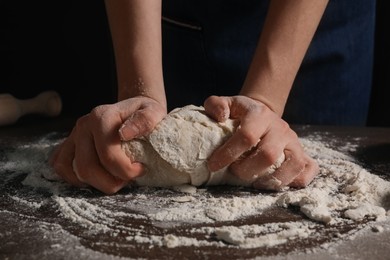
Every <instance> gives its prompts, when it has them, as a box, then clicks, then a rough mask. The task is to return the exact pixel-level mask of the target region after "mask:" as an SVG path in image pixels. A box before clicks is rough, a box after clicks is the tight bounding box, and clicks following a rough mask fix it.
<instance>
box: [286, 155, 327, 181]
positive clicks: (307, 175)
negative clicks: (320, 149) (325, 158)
mask: <svg viewBox="0 0 390 260" xmlns="http://www.w3.org/2000/svg"><path fill="white" fill-rule="evenodd" d="M319 171H320V168H319V166H318V163H317V162H316V161H315V160H313V159H312V158H310V157H308V158H307V163H306V166H305V169H304V170H303V172H302V173H301V174H300V175H298V176H297V177H296V178H295V179H294V180H293V181H292V182H291V183H290V184H289V186H290V187H294V188H303V187H306V186H307V185H309V184H310V182H311V181H312V180H313V179H314V177H315V176H316V175H317V174H318V173H319Z"/></svg>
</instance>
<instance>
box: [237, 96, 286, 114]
mask: <svg viewBox="0 0 390 260" xmlns="http://www.w3.org/2000/svg"><path fill="white" fill-rule="evenodd" d="M240 95H243V96H246V97H249V98H251V99H253V100H255V101H257V102H260V103H262V104H264V105H265V106H267V107H268V108H269V109H270V110H271V111H273V112H274V113H276V114H277V115H279V116H280V117H281V116H282V115H283V111H284V106H285V102H281V101H280V100H279V101H277V100H273V99H271V98H269V97H267V96H265V95H262V94H260V93H256V92H250V91H241V92H240Z"/></svg>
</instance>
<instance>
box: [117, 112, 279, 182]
mask: <svg viewBox="0 0 390 260" xmlns="http://www.w3.org/2000/svg"><path fill="white" fill-rule="evenodd" d="M236 127H237V122H236V121H235V120H231V119H228V120H227V121H226V122H223V123H219V122H216V121H214V120H213V119H211V118H209V117H208V116H207V115H206V114H205V112H204V109H203V107H197V106H194V105H189V106H185V107H183V108H177V109H175V110H173V111H172V112H170V113H169V114H168V116H166V117H165V118H164V119H163V120H162V121H161V122H160V123H159V124H158V125H157V126H156V128H155V129H154V130H153V131H152V132H151V133H150V134H149V135H148V136H145V137H142V138H138V139H133V140H131V141H129V142H123V143H122V147H123V149H124V150H125V152H126V154H127V156H128V157H129V158H130V159H131V160H132V161H137V162H141V163H143V164H144V165H145V166H146V174H144V175H143V176H141V177H138V178H136V180H135V181H136V183H137V184H138V185H141V186H158V187H169V186H178V185H185V184H191V185H194V186H200V185H222V184H228V185H243V186H249V185H251V184H252V183H251V182H248V181H243V180H240V179H239V178H238V177H236V176H235V175H233V174H232V173H231V172H229V170H228V168H227V167H225V168H223V169H221V170H219V171H218V172H213V173H210V171H209V170H208V168H207V159H208V158H209V156H210V155H211V153H212V152H213V151H214V150H215V149H216V148H217V147H218V146H220V145H221V144H222V143H223V142H224V141H225V140H226V139H227V138H229V137H230V136H231V135H232V133H233V132H234V131H235V129H236ZM283 160H284V156H283V158H281V159H280V160H278V164H279V166H280V164H281V162H282V161H283ZM275 168H276V166H273V167H272V166H271V167H270V168H269V169H267V170H266V171H265V172H267V174H270V173H272V172H273V171H274V169H275Z"/></svg>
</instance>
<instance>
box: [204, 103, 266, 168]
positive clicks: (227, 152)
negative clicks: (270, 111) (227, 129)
mask: <svg viewBox="0 0 390 260" xmlns="http://www.w3.org/2000/svg"><path fill="white" fill-rule="evenodd" d="M233 110H234V113H232V112H233ZM230 111H231V115H233V116H237V118H238V120H239V121H240V126H239V127H238V128H237V129H236V131H235V132H234V133H233V135H232V136H231V137H230V138H229V139H228V140H227V141H226V142H225V143H224V144H223V145H222V146H221V147H219V148H217V149H216V150H215V151H214V152H213V154H212V155H211V157H210V158H209V161H208V167H209V169H210V171H211V172H214V171H217V170H219V169H222V168H223V167H226V166H228V165H230V164H231V163H232V162H234V161H236V160H237V159H238V158H239V157H240V156H241V155H243V154H244V153H245V152H246V151H248V150H250V149H252V148H253V147H254V146H255V145H256V144H257V143H258V142H259V140H260V138H261V137H262V136H263V135H264V134H265V133H266V132H267V127H268V125H267V124H266V123H265V124H259V123H258V122H261V120H259V119H260V118H264V119H263V120H266V117H262V114H261V113H262V111H261V110H260V109H258V108H257V107H251V106H248V107H246V106H244V105H242V104H239V103H235V101H234V99H233V102H232V104H231V105H230Z"/></svg>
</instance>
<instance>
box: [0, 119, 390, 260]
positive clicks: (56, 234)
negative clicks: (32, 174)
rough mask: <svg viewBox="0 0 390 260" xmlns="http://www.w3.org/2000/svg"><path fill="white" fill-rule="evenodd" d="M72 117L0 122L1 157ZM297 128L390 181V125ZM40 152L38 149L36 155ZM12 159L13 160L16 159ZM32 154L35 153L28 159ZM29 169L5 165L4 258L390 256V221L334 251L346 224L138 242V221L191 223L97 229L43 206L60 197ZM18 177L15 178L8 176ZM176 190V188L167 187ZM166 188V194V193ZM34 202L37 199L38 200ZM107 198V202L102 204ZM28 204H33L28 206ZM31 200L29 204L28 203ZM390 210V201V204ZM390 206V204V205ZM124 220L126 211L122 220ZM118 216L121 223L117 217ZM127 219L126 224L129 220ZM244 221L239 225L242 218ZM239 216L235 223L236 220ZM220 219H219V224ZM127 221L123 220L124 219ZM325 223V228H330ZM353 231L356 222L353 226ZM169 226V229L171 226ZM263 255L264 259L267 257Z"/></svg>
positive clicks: (57, 133) (0, 235)
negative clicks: (279, 241)
mask: <svg viewBox="0 0 390 260" xmlns="http://www.w3.org/2000/svg"><path fill="white" fill-rule="evenodd" d="M73 123H74V120H72V119H55V120H43V119H34V118H32V119H26V120H25V121H24V122H21V123H19V124H17V125H14V126H9V127H3V128H0V162H2V163H3V164H0V165H3V166H4V165H6V164H5V163H6V162H5V160H10V158H9V154H11V152H12V151H13V150H15V147H23V145H24V144H31V142H33V141H34V140H37V139H39V138H41V137H42V136H48V135H49V137H48V138H47V139H46V141H47V140H49V141H50V140H51V139H50V138H52V140H53V141H58V140H59V139H61V138H63V137H65V136H66V134H67V132H68V131H69V129H71V127H72V125H73ZM294 129H295V130H296V131H297V132H298V134H299V135H300V136H302V137H304V136H307V135H318V136H320V137H321V139H322V140H324V141H326V142H328V143H329V145H330V146H331V147H333V148H334V149H335V150H337V149H339V148H340V147H344V146H345V144H346V143H351V144H353V145H354V147H355V149H353V150H352V151H348V153H349V154H350V155H352V156H353V157H354V158H356V159H357V160H358V161H359V162H360V164H362V165H363V166H364V167H365V168H367V169H369V170H370V171H371V172H372V173H375V174H378V175H380V176H382V177H383V178H385V179H387V180H389V179H390V128H356V127H332V126H295V127H294ZM31 156H33V155H31ZM11 160H12V158H11ZM26 160H28V158H26ZM27 174H29V172H20V173H19V174H15V172H12V171H11V170H10V169H9V168H7V167H3V168H0V178H1V180H0V223H1V224H0V258H3V259H74V258H75V257H77V258H79V259H102V258H103V259H119V258H120V257H125V258H126V257H129V258H139V257H141V258H142V257H144V258H148V259H246V258H254V257H256V256H262V257H263V258H264V259H268V258H269V259H285V257H286V255H287V256H289V259H298V258H299V259H314V258H316V259H334V258H335V257H336V256H337V257H340V258H342V259H349V258H351V259H352V258H353V259H389V254H390V239H389V237H390V224H383V228H384V229H383V231H382V232H368V233H367V234H364V235H363V236H357V237H356V238H355V239H353V240H346V241H343V243H341V244H339V245H337V246H334V247H333V248H332V250H331V251H330V252H328V250H327V249H326V248H325V249H321V245H324V244H325V243H326V242H329V241H331V240H332V239H333V238H334V236H336V234H337V232H341V233H343V232H344V233H345V232H348V228H345V227H343V229H342V230H339V231H337V230H336V231H329V230H328V231H327V232H324V235H323V239H322V240H321V241H319V240H316V241H310V239H309V240H307V241H306V242H305V243H303V242H299V241H295V242H293V243H287V244H286V245H283V246H280V247H269V248H255V249H240V248H234V247H222V248H221V247H218V248H213V247H202V246H200V247H194V246H192V247H175V248H168V247H166V246H150V244H145V245H141V244H140V245H135V243H134V241H129V240H128V239H127V238H126V236H125V235H123V234H124V233H126V232H127V231H126V230H130V229H131V228H132V227H134V228H136V227H139V226H144V227H146V229H147V230H149V231H148V232H150V234H156V235H161V234H166V233H167V232H168V231H169V232H174V233H175V234H177V235H178V236H179V235H180V234H182V233H183V232H188V230H190V228H191V227H189V226H186V227H175V228H170V230H169V228H168V229H167V228H163V227H155V226H153V224H151V223H149V222H148V221H147V220H145V219H142V218H141V219H138V220H137V219H133V220H132V223H129V220H128V219H127V220H123V223H121V224H123V226H124V227H123V229H121V228H120V227H118V228H117V229H118V230H119V231H118V233H116V234H113V232H107V233H104V232H99V233H98V234H97V233H93V232H92V233H91V232H89V230H88V228H86V227H85V226H84V227H83V226H80V225H75V224H74V223H73V222H72V221H71V220H69V219H66V218H64V217H63V216H62V215H61V214H60V213H59V212H58V208H56V207H55V206H53V205H52V204H50V203H46V204H40V201H46V200H48V199H51V198H52V197H53V196H54V195H53V194H50V193H48V192H47V191H45V190H44V189H33V188H31V187H26V186H25V185H23V184H22V182H23V180H24V179H25V178H26V176H27ZM9 176H12V178H8V177H9ZM236 191H237V190H236V189H227V190H226V189H224V190H221V189H218V188H212V189H211V192H213V193H214V194H217V196H231V195H234V194H235V193H236ZM166 192H167V196H170V192H171V191H166ZM126 193H132V194H134V193H137V190H136V189H135V190H130V189H125V190H124V191H122V192H120V194H119V195H118V196H117V197H115V196H111V197H107V196H104V195H102V194H101V193H99V192H97V191H91V190H88V191H83V190H81V191H79V190H75V189H70V191H69V193H68V194H70V195H69V196H71V197H72V198H73V199H77V198H85V197H88V198H89V199H90V200H93V201H107V200H108V199H109V200H110V203H112V202H115V205H110V206H107V205H106V206H107V208H110V207H120V204H121V203H124V202H123V201H121V198H123V196H122V195H123V194H126ZM160 194H163V192H162V193H161V191H160ZM34 203H35V204H34ZM102 203H103V202H102ZM25 204H26V205H25ZM27 204H28V206H27ZM389 208H390V204H389ZM389 208H387V210H389ZM304 218H305V217H304V216H303V215H302V214H299V212H294V211H291V210H286V209H277V210H276V211H275V210H270V211H268V212H266V213H265V214H263V215H262V216H257V217H251V218H248V219H245V220H240V221H238V222H240V224H242V222H243V221H245V222H247V223H248V224H249V223H267V222H272V221H282V220H283V221H284V220H285V221H288V220H299V219H304ZM115 221H117V222H116V223H117V225H118V223H120V221H121V217H120V216H119V217H117V219H116V220H115ZM118 221H119V222H118ZM125 222H126V223H125ZM238 222H237V223H238ZM237 223H235V222H234V221H233V222H232V223H231V224H232V225H235V224H237ZM220 224H221V223H218V222H216V223H214V224H213V225H214V226H215V225H220ZM118 226H120V225H118ZM325 229H326V228H325ZM351 229H353V227H351ZM167 230H168V231H167ZM263 258H262V259H263Z"/></svg>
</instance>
